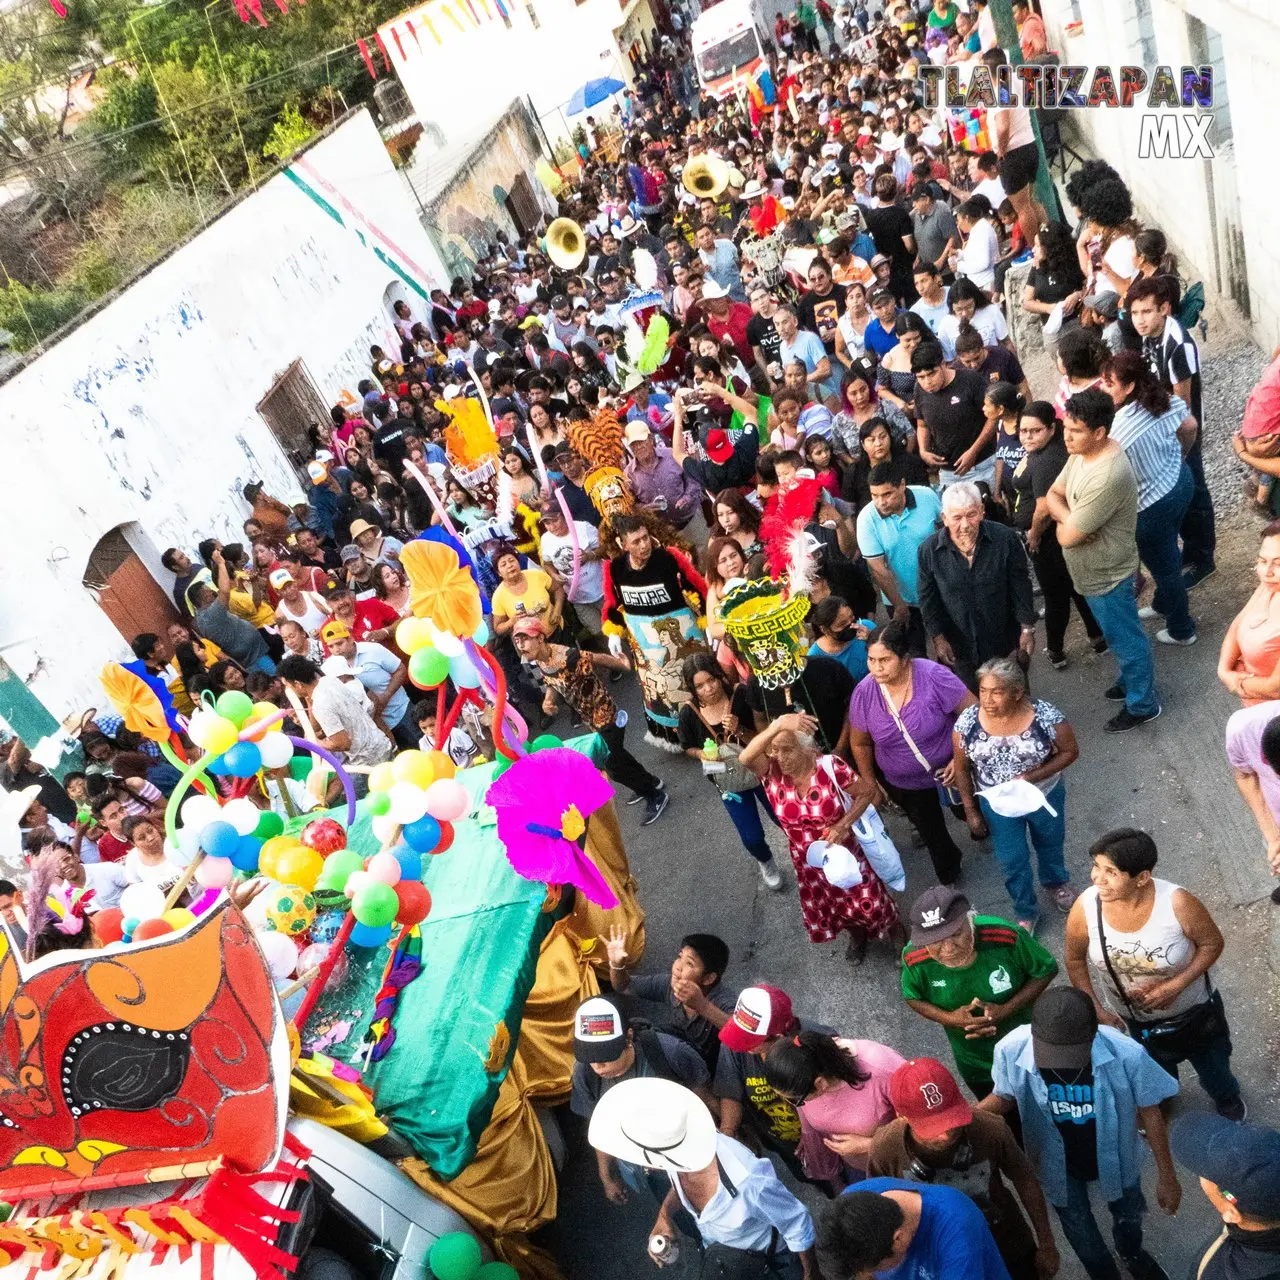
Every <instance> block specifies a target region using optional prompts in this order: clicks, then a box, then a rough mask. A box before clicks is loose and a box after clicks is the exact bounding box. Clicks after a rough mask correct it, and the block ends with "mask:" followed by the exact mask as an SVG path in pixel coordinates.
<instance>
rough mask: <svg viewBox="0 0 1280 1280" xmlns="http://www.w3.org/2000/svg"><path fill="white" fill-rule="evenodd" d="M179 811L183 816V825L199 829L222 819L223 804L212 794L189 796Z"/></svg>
mask: <svg viewBox="0 0 1280 1280" xmlns="http://www.w3.org/2000/svg"><path fill="white" fill-rule="evenodd" d="M178 812H179V814H180V815H181V817H182V825H183V826H184V827H194V828H195V829H196V830H197V831H199V830H200V828H201V827H207V826H208V825H209V823H211V822H219V821H221V819H222V806H221V805H220V804H219V803H218V802H217V801H216V800H215V799H214V798H213V797H212V796H188V797H187V798H186V799H185V800H184V801H183V802H182V808H181V809H179V810H178Z"/></svg>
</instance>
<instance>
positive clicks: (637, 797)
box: [627, 795, 645, 804]
mask: <svg viewBox="0 0 1280 1280" xmlns="http://www.w3.org/2000/svg"><path fill="white" fill-rule="evenodd" d="M643 799H645V797H644V796H640V795H635V796H632V797H631V799H630V800H628V801H627V803H628V804H639V803H640V801H641V800H643Z"/></svg>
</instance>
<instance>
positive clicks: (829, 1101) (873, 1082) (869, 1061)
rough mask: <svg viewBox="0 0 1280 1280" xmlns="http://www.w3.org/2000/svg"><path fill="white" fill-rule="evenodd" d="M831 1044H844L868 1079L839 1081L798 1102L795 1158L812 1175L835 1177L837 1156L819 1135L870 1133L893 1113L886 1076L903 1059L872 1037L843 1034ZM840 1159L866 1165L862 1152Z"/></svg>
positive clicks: (857, 1166)
mask: <svg viewBox="0 0 1280 1280" xmlns="http://www.w3.org/2000/svg"><path fill="white" fill-rule="evenodd" d="M836 1044H838V1045H839V1046H840V1047H841V1048H842V1049H848V1050H849V1051H850V1052H851V1053H852V1054H853V1055H854V1057H855V1058H857V1060H858V1068H859V1070H860V1071H862V1072H863V1073H864V1074H869V1075H870V1077H871V1078H870V1079H869V1080H867V1081H866V1082H865V1083H864V1084H862V1085H860V1086H859V1087H858V1088H856V1089H855V1088H854V1087H853V1086H852V1085H849V1084H843V1083H842V1084H841V1085H840V1087H839V1088H837V1089H832V1090H831V1092H830V1093H824V1094H822V1095H821V1096H820V1097H817V1098H811V1099H810V1100H809V1101H808V1102H806V1103H805V1104H804V1106H802V1107H800V1108H799V1113H800V1145H799V1148H798V1150H799V1153H800V1161H801V1163H802V1164H803V1165H804V1171H805V1172H806V1173H807V1174H808V1175H809V1177H811V1178H835V1177H837V1176H838V1175H839V1173H840V1166H841V1163H842V1157H840V1156H838V1155H836V1153H835V1152H834V1151H832V1150H831V1149H830V1148H829V1147H828V1146H826V1145H825V1144H824V1143H823V1141H822V1140H823V1138H830V1137H834V1136H835V1135H836V1134H842V1133H856V1134H858V1135H859V1136H860V1137H864V1138H869V1137H871V1135H872V1134H873V1133H875V1131H876V1130H877V1129H878V1128H879V1127H880V1126H881V1125H882V1124H888V1123H889V1121H890V1120H892V1119H893V1118H894V1110H893V1103H892V1102H891V1101H890V1100H889V1078H890V1077H891V1076H892V1075H893V1073H894V1072H895V1071H896V1070H897V1069H898V1068H899V1067H900V1066H902V1064H903V1063H904V1062H905V1061H906V1059H905V1058H903V1056H902V1055H901V1054H900V1053H898V1052H897V1050H895V1049H890V1048H889V1047H888V1046H887V1045H883V1044H877V1043H876V1041H874V1040H845V1039H843V1038H837V1040H836ZM843 1163H844V1164H847V1165H848V1166H849V1167H850V1168H853V1169H865V1168H866V1165H867V1158H866V1156H845V1157H843Z"/></svg>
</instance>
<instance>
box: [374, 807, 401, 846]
mask: <svg viewBox="0 0 1280 1280" xmlns="http://www.w3.org/2000/svg"><path fill="white" fill-rule="evenodd" d="M369 826H370V827H371V828H372V830H373V835H374V839H376V840H377V841H378V843H379V844H388V843H390V842H391V841H393V840H394V839H395V838H396V832H397V831H398V830H399V829H400V824H399V823H398V822H397V821H396V820H395V819H394V818H393V817H392V816H391V815H390V814H389V813H384V814H382V816H381V817H378V818H374V819H373V821H372V822H370V823H369Z"/></svg>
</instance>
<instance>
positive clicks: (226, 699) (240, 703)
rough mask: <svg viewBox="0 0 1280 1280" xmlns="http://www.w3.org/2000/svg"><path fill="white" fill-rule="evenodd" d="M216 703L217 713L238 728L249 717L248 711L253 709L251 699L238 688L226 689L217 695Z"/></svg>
mask: <svg viewBox="0 0 1280 1280" xmlns="http://www.w3.org/2000/svg"><path fill="white" fill-rule="evenodd" d="M216 705H217V708H218V714H219V715H220V716H226V718H227V719H228V720H230V721H231V723H232V724H233V725H235V727H236V728H237V729H238V728H240V726H241V725H242V724H244V722H245V721H246V720H247V719H248V718H249V712H251V711H252V710H253V699H252V698H251V697H249V695H248V694H247V693H241V692H240V690H239V689H228V690H227V691H226V693H223V694H220V695H219V696H218V701H217V704H216Z"/></svg>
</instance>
